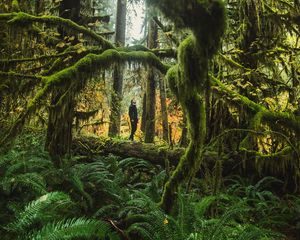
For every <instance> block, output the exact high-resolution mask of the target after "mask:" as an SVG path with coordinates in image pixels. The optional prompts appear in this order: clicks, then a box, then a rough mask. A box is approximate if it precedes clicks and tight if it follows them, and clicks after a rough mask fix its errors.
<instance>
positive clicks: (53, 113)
mask: <svg viewBox="0 0 300 240" xmlns="http://www.w3.org/2000/svg"><path fill="white" fill-rule="evenodd" d="M65 91H68V89H66V87H63V89H58V90H55V91H53V93H52V100H51V106H50V110H49V119H48V127H47V137H46V143H45V149H46V150H47V151H48V152H49V154H50V156H51V158H52V160H53V162H54V163H55V164H56V165H57V166H59V165H60V158H61V157H62V156H64V155H65V154H69V153H70V149H71V143H72V123H73V117H74V95H73V94H71V95H68V96H67V97H66V98H64V100H63V101H65V102H64V103H60V101H61V98H62V97H63V95H64V94H65Z"/></svg>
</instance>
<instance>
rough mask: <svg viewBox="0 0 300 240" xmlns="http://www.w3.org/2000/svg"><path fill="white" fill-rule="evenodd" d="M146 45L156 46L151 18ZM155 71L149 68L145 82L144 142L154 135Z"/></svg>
mask: <svg viewBox="0 0 300 240" xmlns="http://www.w3.org/2000/svg"><path fill="white" fill-rule="evenodd" d="M148 47H149V48H150V49H152V48H156V47H157V26H156V23H155V22H154V21H153V20H150V24H149V33H148ZM155 88H156V84H155V73H154V70H153V69H149V72H148V76H147V83H146V129H145V142H146V143H151V142H153V141H154V136H155V105H156V94H155Z"/></svg>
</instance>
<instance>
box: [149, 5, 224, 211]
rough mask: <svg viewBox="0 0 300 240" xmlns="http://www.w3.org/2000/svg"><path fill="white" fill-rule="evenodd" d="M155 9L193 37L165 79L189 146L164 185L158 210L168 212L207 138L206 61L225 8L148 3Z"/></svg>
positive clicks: (213, 50)
mask: <svg viewBox="0 0 300 240" xmlns="http://www.w3.org/2000/svg"><path fill="white" fill-rule="evenodd" d="M148 1H149V2H150V3H152V4H153V5H155V6H157V7H158V8H159V9H160V10H161V11H162V12H163V13H164V14H165V15H166V16H167V17H169V18H170V19H171V20H172V21H174V23H175V25H176V26H177V27H178V28H183V29H185V28H189V29H191V30H192V32H193V34H192V35H191V36H189V37H188V38H187V39H185V40H184V41H183V42H182V43H181V44H180V46H179V49H178V65H176V66H174V67H172V68H171V69H170V70H169V71H168V73H167V78H168V80H169V85H170V88H171V90H172V91H173V93H174V94H175V95H176V97H177V99H178V101H179V103H180V104H181V106H182V108H183V111H184V114H186V116H187V123H188V131H189V135H190V143H189V146H188V148H187V150H186V152H185V154H184V155H183V156H182V157H181V159H180V161H179V164H178V166H177V167H176V169H175V171H174V172H173V174H172V176H171V177H170V179H169V180H168V182H167V183H166V184H165V187H164V191H163V195H162V199H161V202H160V206H161V207H162V208H163V209H164V210H165V211H166V212H170V211H171V210H172V208H173V206H174V202H175V200H176V192H177V190H178V186H179V185H180V184H181V183H182V182H184V181H186V180H188V179H190V178H192V177H193V176H194V175H195V173H196V172H197V171H198V169H199V167H200V165H201V153H202V148H203V144H204V141H205V137H206V108H205V107H206V103H205V101H206V99H207V97H206V92H207V91H206V89H207V86H208V85H209V79H208V66H209V61H210V60H211V59H212V57H213V55H214V54H215V53H216V51H217V50H218V47H219V45H220V44H219V43H220V40H221V37H222V36H223V34H224V30H225V25H226V24H225V23H226V17H225V7H224V3H223V1H221V0H216V1H208V0H206V1H198V0H191V1H189V2H188V3H187V1H185V0H164V1H161V0H148Z"/></svg>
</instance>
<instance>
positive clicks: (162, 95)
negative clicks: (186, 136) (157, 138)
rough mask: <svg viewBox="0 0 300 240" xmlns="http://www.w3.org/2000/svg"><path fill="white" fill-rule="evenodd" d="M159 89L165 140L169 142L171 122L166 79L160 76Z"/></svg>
mask: <svg viewBox="0 0 300 240" xmlns="http://www.w3.org/2000/svg"><path fill="white" fill-rule="evenodd" d="M159 91H160V106H161V118H162V127H163V140H165V141H166V142H169V123H168V111H167V103H166V86H165V82H164V80H163V79H162V78H161V77H160V78H159Z"/></svg>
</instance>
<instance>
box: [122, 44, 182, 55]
mask: <svg viewBox="0 0 300 240" xmlns="http://www.w3.org/2000/svg"><path fill="white" fill-rule="evenodd" d="M118 50H120V51H123V52H132V51H144V52H151V53H153V54H155V55H156V56H157V57H161V58H176V57H177V51H176V49H173V48H166V49H149V48H147V47H145V46H144V45H133V46H129V47H122V48H118Z"/></svg>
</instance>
